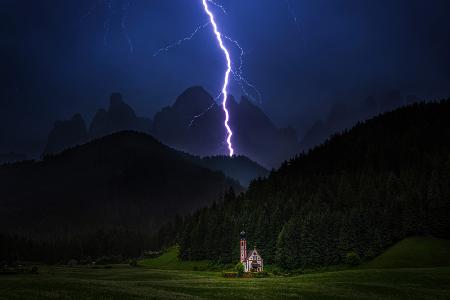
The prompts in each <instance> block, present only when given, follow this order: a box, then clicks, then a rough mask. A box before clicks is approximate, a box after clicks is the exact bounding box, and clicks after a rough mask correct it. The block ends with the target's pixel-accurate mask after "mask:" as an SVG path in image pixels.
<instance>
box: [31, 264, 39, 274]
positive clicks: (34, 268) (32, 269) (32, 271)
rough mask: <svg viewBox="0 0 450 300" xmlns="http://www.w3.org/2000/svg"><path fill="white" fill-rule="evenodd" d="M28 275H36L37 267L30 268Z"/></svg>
mask: <svg viewBox="0 0 450 300" xmlns="http://www.w3.org/2000/svg"><path fill="white" fill-rule="evenodd" d="M30 273H31V274H38V273H39V270H38V267H37V266H32V267H31V269H30Z"/></svg>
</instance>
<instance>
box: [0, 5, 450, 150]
mask: <svg viewBox="0 0 450 300" xmlns="http://www.w3.org/2000/svg"><path fill="white" fill-rule="evenodd" d="M217 2H219V3H221V4H223V5H224V7H226V9H227V13H228V14H227V15H224V14H223V13H221V12H220V10H217V9H215V12H216V15H217V16H218V21H219V24H220V26H221V29H222V30H223V31H224V32H225V33H226V34H227V35H228V36H230V37H232V38H234V39H237V40H238V41H239V42H240V44H241V46H242V47H243V48H244V49H245V50H246V52H247V55H246V57H245V65H244V74H245V76H246V78H247V79H248V80H249V81H251V82H252V83H254V84H255V85H256V86H257V87H258V88H259V90H260V91H261V93H262V95H263V103H262V108H263V109H264V111H265V112H266V113H267V114H268V115H269V116H270V117H271V118H272V119H273V120H274V121H275V123H277V124H278V125H280V126H286V125H288V124H291V125H294V126H296V127H298V128H299V129H300V131H301V130H305V128H303V127H305V126H306V125H307V124H309V123H311V122H312V120H315V119H319V118H323V117H324V114H325V113H326V112H327V111H328V110H329V108H330V106H331V104H332V103H334V102H335V101H348V102H357V101H361V100H363V99H364V98H366V97H367V96H369V95H374V94H378V93H384V92H388V91H391V90H399V91H401V92H403V93H404V94H416V95H417V96H419V97H422V98H429V99H430V98H441V97H448V96H450V56H449V47H450V18H449V17H450V2H449V1H447V0H431V1H425V0H422V1H418V0H396V1H395V0H364V1H361V0H290V3H291V8H292V9H291V11H290V10H289V9H288V5H287V2H286V1H285V0H217ZM128 4H129V6H128ZM292 13H294V14H295V15H296V16H297V18H298V21H299V24H298V26H297V25H296V24H295V23H294V20H293V17H292ZM0 17H1V21H0V22H1V23H0V24H1V34H2V39H1V58H0V60H1V66H2V67H1V69H2V75H1V80H2V81H1V85H0V87H1V91H2V92H1V94H0V96H1V99H0V118H1V121H0V123H1V124H0V126H1V128H2V130H1V131H0V146H1V147H0V149H2V150H5V149H6V148H8V147H10V148H11V150H15V151H21V149H23V148H26V147H28V146H26V145H28V144H29V143H38V140H40V139H41V138H42V137H43V136H45V134H46V133H47V132H48V130H49V129H50V127H51V125H52V123H53V122H54V121H55V120H56V119H62V118H69V117H70V116H71V115H72V114H73V113H75V112H81V113H82V114H83V115H84V116H85V117H86V118H87V119H88V120H89V119H90V117H92V115H93V113H94V112H95V110H96V109H97V108H99V107H105V106H107V103H108V96H109V94H110V93H111V92H113V91H119V92H122V93H123V94H124V97H125V99H126V101H127V102H128V103H130V104H131V105H132V106H133V107H134V108H135V109H136V110H137V112H138V114H140V115H144V116H148V117H152V116H153V114H154V113H155V112H156V111H158V110H159V109H161V107H162V106H165V105H169V104H171V103H172V102H173V101H174V100H175V98H176V96H177V95H179V94H180V93H181V92H182V91H183V90H184V89H185V88H187V87H189V86H191V85H202V86H204V87H205V88H206V89H207V90H209V91H210V92H211V93H213V94H217V93H218V91H219V90H220V84H221V79H222V76H223V68H224V60H223V55H222V53H221V52H220V51H219V49H218V48H217V45H216V41H215V40H214V36H213V35H212V33H211V29H210V28H206V29H204V30H203V31H201V32H200V33H199V34H198V35H197V36H196V37H195V38H194V39H193V40H192V41H190V42H188V43H185V44H183V45H181V46H180V47H178V48H176V49H173V50H171V51H170V52H168V53H165V54H163V55H160V56H158V57H153V53H154V52H155V51H156V50H157V49H159V48H160V47H162V46H165V45H166V44H170V43H172V42H175V41H176V40H178V39H179V38H182V37H184V36H186V35H188V34H189V33H191V32H192V31H193V30H194V29H195V28H196V27H197V26H199V25H201V24H204V23H205V22H207V17H206V15H205V14H204V13H203V10H202V6H201V1H200V0H172V1H170V0H129V1H123V0H112V1H109V0H105V1H101V0H100V1H99V0H82V1H81V0H78V1H59V0H40V1H31V0H28V1H24V0H0ZM123 21H124V22H123ZM122 23H123V24H124V25H125V29H124V28H123V26H122ZM128 38H129V39H130V41H131V43H132V47H133V51H131V49H130V43H129V42H128ZM230 46H231V45H230ZM236 50H237V49H235V51H234V52H233V53H234V55H233V58H234V61H235V62H237V61H238V59H239V56H238V54H239V52H238V51H236ZM232 90H233V94H235V95H236V96H240V93H241V92H240V90H239V89H238V88H237V85H236V84H234V85H233V87H232ZM33 140H35V141H34V142H33ZM27 143H28V144H27Z"/></svg>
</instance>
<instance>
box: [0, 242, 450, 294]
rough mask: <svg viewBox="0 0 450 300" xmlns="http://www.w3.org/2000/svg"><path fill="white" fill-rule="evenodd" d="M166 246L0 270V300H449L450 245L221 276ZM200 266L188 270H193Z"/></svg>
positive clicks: (414, 245)
mask: <svg viewBox="0 0 450 300" xmlns="http://www.w3.org/2000/svg"><path fill="white" fill-rule="evenodd" d="M174 253H176V251H174V250H173V249H172V251H168V252H167V253H166V254H165V255H163V256H161V257H158V258H155V259H147V260H143V261H141V262H140V263H139V266H138V267H131V266H127V265H113V266H110V267H111V268H103V267H97V268H92V267H56V266H40V267H39V273H38V274H21V275H1V277H0V299H2V300H3V299H8V300H10V299H121V300H122V299H409V300H412V299H450V261H449V254H450V243H449V242H448V241H444V240H438V239H432V238H412V239H407V240H404V241H402V242H400V243H399V244H397V245H395V246H393V247H392V248H390V249H388V250H387V251H386V252H385V253H384V254H383V255H381V256H380V257H378V258H376V259H375V260H373V261H372V262H369V263H367V264H365V265H362V266H359V267H358V268H353V269H348V270H342V271H329V272H320V273H310V274H305V275H296V276H275V275H272V276H271V277H269V278H257V279H256V278H255V279H225V278H223V277H222V276H221V273H220V272H211V271H204V270H201V269H204V268H205V269H206V268H207V267H208V262H200V263H192V262H180V261H179V260H178V259H177V256H176V255H175V254H174ZM194 269H195V270H200V271H193V270H194Z"/></svg>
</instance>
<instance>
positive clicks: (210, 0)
mask: <svg viewBox="0 0 450 300" xmlns="http://www.w3.org/2000/svg"><path fill="white" fill-rule="evenodd" d="M208 2H209V3H211V4H212V5H214V6H216V7H217V8H219V9H220V10H221V11H222V12H223V13H224V14H225V15H228V13H227V10H226V8H225V6H223V5H222V4H220V3H217V2H216V1H214V0H208Z"/></svg>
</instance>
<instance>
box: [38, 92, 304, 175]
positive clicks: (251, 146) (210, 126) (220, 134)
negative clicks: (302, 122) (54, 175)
mask: <svg viewBox="0 0 450 300" xmlns="http://www.w3.org/2000/svg"><path fill="white" fill-rule="evenodd" d="M228 106H229V110H230V112H231V118H230V124H231V127H232V129H233V133H234V135H233V145H234V148H235V150H236V151H235V152H236V154H237V155H243V156H247V157H249V158H251V159H252V160H254V161H256V162H258V163H259V164H261V165H263V166H264V167H266V168H272V167H277V166H279V165H280V164H281V163H282V162H283V161H284V160H286V159H289V158H290V157H292V156H293V155H295V154H296V153H297V152H298V149H299V141H298V138H297V134H296V132H295V131H294V129H292V128H282V129H279V128H277V127H276V126H275V125H274V124H273V123H272V121H271V120H270V119H269V118H268V117H267V116H266V115H265V114H264V112H263V111H262V110H261V109H260V108H259V107H257V106H256V105H254V104H253V103H252V102H250V101H249V100H248V99H247V98H245V97H243V98H242V99H241V101H240V102H239V103H237V102H236V101H235V99H234V98H233V97H232V96H230V98H229V105H228ZM223 122H224V112H223V110H222V107H221V106H220V105H219V104H217V103H216V102H215V101H214V99H213V97H212V96H211V95H210V94H208V93H207V92H206V91H205V90H204V89H203V88H202V87H198V86H195V87H191V88H189V89H187V90H186V91H184V92H183V93H182V94H181V95H180V96H179V97H178V98H177V99H176V101H175V103H174V105H172V106H168V107H165V108H163V109H162V110H161V111H160V112H158V113H157V114H156V115H155V117H154V121H153V122H152V121H151V120H150V119H146V118H141V117H138V116H136V113H135V112H134V111H133V109H132V108H131V107H130V106H129V105H128V104H126V103H125V102H123V100H122V96H121V95H120V94H118V93H115V94H112V95H111V103H110V106H109V109H108V110H104V109H99V110H98V111H97V113H96V115H95V116H94V118H93V120H92V123H91V124H90V126H89V130H88V131H87V132H86V130H85V129H84V127H85V125H82V124H81V123H84V121H82V118H81V116H79V115H78V114H77V115H76V117H75V116H74V118H73V119H72V120H70V121H59V122H56V123H55V126H54V128H53V130H52V131H51V133H50V135H49V138H48V142H47V146H46V148H45V150H44V153H43V154H44V156H45V155H48V154H55V153H58V152H60V151H62V150H64V149H67V148H69V147H72V146H74V145H77V144H80V141H87V140H91V139H93V138H98V137H102V136H105V135H108V134H111V133H114V132H119V131H122V130H134V131H139V132H145V133H151V134H152V135H153V136H155V137H156V138H157V139H159V140H160V141H161V142H163V143H164V144H166V145H168V146H170V147H173V148H176V149H179V150H181V151H185V152H188V153H191V154H193V155H199V156H215V155H226V154H228V149H227V145H226V142H225V140H226V131H225V128H224V125H223ZM245 181H247V180H245Z"/></svg>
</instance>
